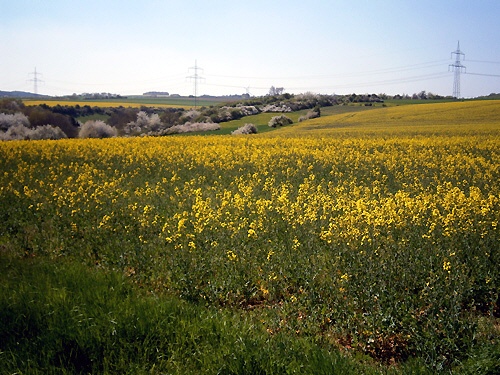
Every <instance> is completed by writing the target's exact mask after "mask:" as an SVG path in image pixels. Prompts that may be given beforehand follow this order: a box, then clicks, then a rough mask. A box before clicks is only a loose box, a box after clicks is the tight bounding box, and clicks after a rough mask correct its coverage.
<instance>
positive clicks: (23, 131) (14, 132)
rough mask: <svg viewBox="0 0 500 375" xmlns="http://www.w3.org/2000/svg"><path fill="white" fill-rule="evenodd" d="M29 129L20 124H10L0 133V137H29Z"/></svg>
mask: <svg viewBox="0 0 500 375" xmlns="http://www.w3.org/2000/svg"><path fill="white" fill-rule="evenodd" d="M30 132H31V129H29V128H27V127H26V126H24V125H22V124H16V125H13V126H11V127H10V128H9V129H8V130H7V131H6V132H5V133H0V139H2V140H3V141H12V140H22V139H29V134H30Z"/></svg>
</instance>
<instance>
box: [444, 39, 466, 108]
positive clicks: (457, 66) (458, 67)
mask: <svg viewBox="0 0 500 375" xmlns="http://www.w3.org/2000/svg"><path fill="white" fill-rule="evenodd" d="M453 55H455V63H453V64H450V65H448V70H451V71H452V72H454V76H455V77H454V79H453V96H454V97H455V98H457V99H459V98H460V73H462V71H463V72H465V66H463V65H462V62H461V59H462V57H463V58H464V60H465V54H464V53H463V52H462V51H460V41H458V44H457V50H456V51H454V52H452V53H451V56H452V58H453Z"/></svg>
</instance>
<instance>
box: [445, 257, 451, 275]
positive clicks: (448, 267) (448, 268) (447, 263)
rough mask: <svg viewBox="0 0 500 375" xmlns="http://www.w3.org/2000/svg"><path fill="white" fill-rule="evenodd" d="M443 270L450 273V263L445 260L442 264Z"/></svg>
mask: <svg viewBox="0 0 500 375" xmlns="http://www.w3.org/2000/svg"><path fill="white" fill-rule="evenodd" d="M443 270H445V271H448V273H450V272H451V271H450V270H451V263H450V262H449V261H447V260H445V261H444V262H443Z"/></svg>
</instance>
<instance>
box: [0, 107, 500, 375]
mask: <svg viewBox="0 0 500 375" xmlns="http://www.w3.org/2000/svg"><path fill="white" fill-rule="evenodd" d="M499 108H500V105H499V103H498V102H495V101H488V102H486V101H485V102H465V103H446V104H428V105H419V106H401V107H391V108H389V107H388V108H379V109H374V110H370V111H364V112H357V113H344V114H341V115H333V116H327V117H322V118H319V119H312V120H309V121H305V122H303V123H301V124H300V125H293V126H290V127H288V128H283V129H281V130H279V131H274V132H272V133H267V134H263V135H258V136H241V137H235V136H190V137H189V136H186V137H162V138H122V139H118V138H116V139H107V140H91V139H88V140H80V139H73V140H59V141H29V142H26V141H12V142H4V143H1V144H0V155H1V157H0V171H1V173H0V207H1V215H2V223H3V225H2V229H1V232H0V239H1V246H2V252H4V253H9V254H10V255H11V256H15V257H19V258H29V259H32V258H34V259H39V258H43V259H50V260H51V261H54V262H57V261H61V260H64V261H69V262H73V263H75V262H76V263H78V264H84V265H86V266H87V267H88V268H90V269H102V270H112V271H117V272H119V273H121V274H123V275H124V277H125V278H126V279H127V280H129V281H131V282H132V283H134V284H135V285H136V286H138V287H139V288H141V289H144V290H146V291H147V292H148V293H150V294H153V295H156V296H160V297H159V298H162V297H161V296H175V297H176V298H180V299H182V300H185V301H188V302H190V303H194V304H196V305H201V306H210V307H213V306H215V307H217V308H229V309H232V308H235V309H237V310H238V311H242V313H243V314H246V313H248V314H252V316H257V320H258V322H259V323H258V324H259V325H260V326H261V328H262V329H264V330H265V331H266V332H267V335H268V336H269V337H270V338H271V337H275V336H276V337H277V335H292V336H293V337H298V338H304V337H312V338H314V342H315V344H317V345H319V346H321V347H323V348H329V349H328V350H340V351H342V352H345V353H364V354H368V355H370V356H371V357H373V358H375V359H377V360H378V361H380V362H381V363H385V364H395V363H404V362H405V361H407V360H408V359H411V358H418V359H419V360H421V361H422V363H424V364H425V366H426V368H427V369H428V370H429V371H440V370H443V369H450V368H455V367H457V366H460V364H461V363H463V362H464V361H466V360H468V359H469V358H471V356H472V354H471V353H475V350H477V348H478V347H488V348H493V349H491V350H493V352H495V350H498V349H499V336H500V332H499V330H498V317H499V315H500V300H499V288H500V273H499V272H498V270H499V265H500V246H499V244H500V231H499V220H500V117H499V116H498V115H499V114H500V110H499ZM495 348H496V349H495ZM497 368H498V367H497Z"/></svg>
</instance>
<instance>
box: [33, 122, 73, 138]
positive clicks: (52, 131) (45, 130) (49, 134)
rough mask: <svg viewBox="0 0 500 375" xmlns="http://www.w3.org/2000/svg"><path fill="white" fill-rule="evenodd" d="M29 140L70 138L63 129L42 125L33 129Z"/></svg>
mask: <svg viewBox="0 0 500 375" xmlns="http://www.w3.org/2000/svg"><path fill="white" fill-rule="evenodd" d="M28 137H29V139H34V140H36V139H62V138H68V136H67V135H66V133H64V132H63V131H62V130H61V128H58V127H57V126H52V125H42V126H37V127H36V128H35V129H33V130H32V131H31V132H30V133H29V135H28Z"/></svg>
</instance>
